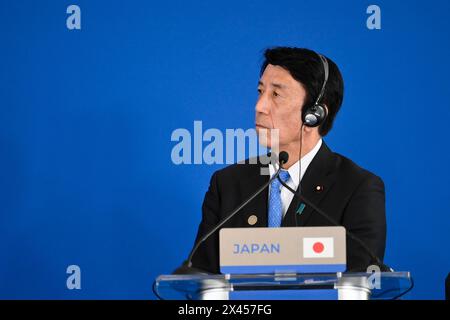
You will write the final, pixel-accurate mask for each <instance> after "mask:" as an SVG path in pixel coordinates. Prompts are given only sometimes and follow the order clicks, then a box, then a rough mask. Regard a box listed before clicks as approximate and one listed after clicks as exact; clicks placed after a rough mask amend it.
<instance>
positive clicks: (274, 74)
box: [258, 64, 296, 88]
mask: <svg viewBox="0 0 450 320" xmlns="http://www.w3.org/2000/svg"><path fill="white" fill-rule="evenodd" d="M295 82H296V80H295V79H294V78H292V76H291V74H290V73H289V71H287V70H285V69H284V68H282V67H280V66H273V65H271V64H269V65H267V67H266V69H265V70H264V73H263V74H262V76H261V78H260V79H259V82H258V85H262V86H267V85H271V86H274V87H279V88H285V87H289V85H292V84H293V83H295Z"/></svg>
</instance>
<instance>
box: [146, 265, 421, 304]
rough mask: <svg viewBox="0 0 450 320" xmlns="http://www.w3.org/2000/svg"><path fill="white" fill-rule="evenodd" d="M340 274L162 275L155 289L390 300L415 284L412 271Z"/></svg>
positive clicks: (181, 294) (189, 295) (175, 295)
mask: <svg viewBox="0 0 450 320" xmlns="http://www.w3.org/2000/svg"><path fill="white" fill-rule="evenodd" d="M378 275H379V276H378V277H377V276H374V274H370V273H337V274H280V275H274V274H256V275H255V274H252V275H245V274H239V275H223V274H219V275H162V276H159V277H158V278H157V279H156V280H155V283H154V290H155V293H156V294H157V295H158V296H159V298H161V299H166V300H235V299H249V300H250V299H270V300H272V299H286V300H288V299H298V300H302V299H318V300H323V299H332V300H336V299H339V300H369V299H371V300H389V299H395V298H397V297H399V296H401V295H402V294H404V293H406V292H407V291H409V290H410V288H412V279H411V276H410V273H409V272H382V273H379V274H378Z"/></svg>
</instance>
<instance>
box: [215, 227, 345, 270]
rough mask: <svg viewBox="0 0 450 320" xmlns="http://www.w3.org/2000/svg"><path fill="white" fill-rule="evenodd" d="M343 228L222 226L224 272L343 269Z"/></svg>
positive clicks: (221, 250)
mask: <svg viewBox="0 0 450 320" xmlns="http://www.w3.org/2000/svg"><path fill="white" fill-rule="evenodd" d="M345 236H346V233H345V228H344V227H288V228H229V229H227V228H224V229H221V230H220V235H219V239H220V240H219V241H220V271H221V272H222V273H224V274H258V273H266V274H267V273H270V274H281V273H283V274H286V273H330V272H343V271H345V270H346V265H347V262H346V261H347V260H346V241H345V240H346V237H345Z"/></svg>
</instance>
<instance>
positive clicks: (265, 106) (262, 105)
mask: <svg viewBox="0 0 450 320" xmlns="http://www.w3.org/2000/svg"><path fill="white" fill-rule="evenodd" d="M255 110H256V112H260V113H264V114H269V113H270V104H269V101H268V99H267V98H266V96H265V95H261V96H260V97H259V99H258V101H256V106H255Z"/></svg>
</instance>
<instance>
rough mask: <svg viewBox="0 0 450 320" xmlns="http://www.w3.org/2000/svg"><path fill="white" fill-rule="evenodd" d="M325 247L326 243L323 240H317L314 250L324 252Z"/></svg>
mask: <svg viewBox="0 0 450 320" xmlns="http://www.w3.org/2000/svg"><path fill="white" fill-rule="evenodd" d="M323 249H325V247H324V245H323V243H322V242H316V243H314V245H313V250H314V252H315V253H322V252H323Z"/></svg>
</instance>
